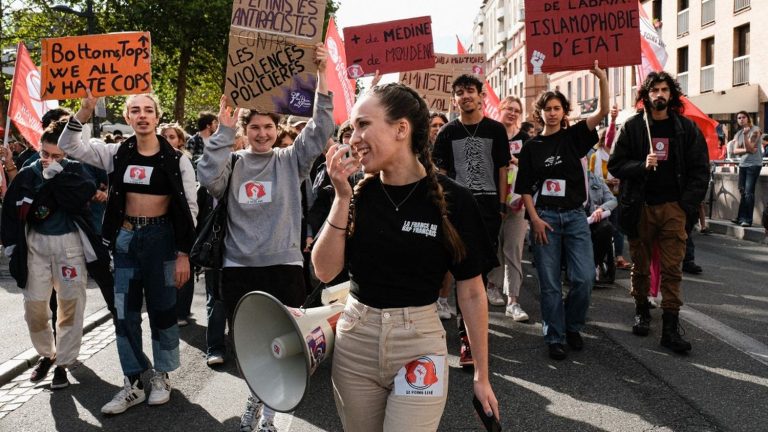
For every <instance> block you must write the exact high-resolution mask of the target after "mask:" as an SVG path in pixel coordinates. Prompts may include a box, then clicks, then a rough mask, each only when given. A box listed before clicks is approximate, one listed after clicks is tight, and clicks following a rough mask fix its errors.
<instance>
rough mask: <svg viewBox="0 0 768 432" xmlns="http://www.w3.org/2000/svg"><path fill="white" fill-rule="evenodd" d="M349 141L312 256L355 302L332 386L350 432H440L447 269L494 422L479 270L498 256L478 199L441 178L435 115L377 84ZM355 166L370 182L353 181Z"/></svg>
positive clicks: (335, 159)
mask: <svg viewBox="0 0 768 432" xmlns="http://www.w3.org/2000/svg"><path fill="white" fill-rule="evenodd" d="M352 123H353V126H354V132H353V134H352V139H351V141H350V144H351V145H352V146H354V147H355V150H356V151H357V153H358V157H357V158H353V157H351V155H350V154H349V152H347V150H348V148H346V147H345V146H341V145H337V146H332V147H331V148H330V150H329V151H328V172H329V175H330V177H331V180H332V182H333V186H334V188H335V189H336V196H335V198H334V201H333V205H332V208H331V212H330V214H329V215H328V219H327V220H326V223H325V226H324V227H323V229H322V230H321V232H320V235H319V238H318V240H317V242H316V244H315V248H314V250H313V252H312V261H313V263H314V265H315V271H316V274H317V276H318V278H320V279H321V280H323V281H330V280H331V279H333V278H334V277H336V275H337V274H338V273H339V272H341V271H342V269H343V268H344V264H345V261H346V263H347V264H348V268H349V273H350V287H351V288H350V296H349V299H348V301H347V305H346V308H345V309H344V313H343V314H342V316H341V318H340V319H339V321H338V323H337V327H336V345H335V350H334V360H333V374H332V378H333V388H334V396H335V399H336V407H337V409H338V412H339V416H340V417H341V421H342V423H343V425H344V429H345V430H346V431H347V432H354V431H365V432H370V431H403V430H408V431H435V430H437V427H438V425H439V423H440V417H441V416H442V413H443V409H444V408H445V402H446V398H447V394H448V364H447V358H446V355H447V349H446V342H445V330H444V329H443V326H442V324H441V323H440V319H439V318H438V315H437V307H436V304H435V302H436V300H437V297H438V291H439V290H440V286H441V283H442V280H443V276H444V275H445V273H446V271H450V272H452V273H453V275H454V277H455V278H456V281H457V284H458V300H459V304H460V306H461V310H462V311H463V312H464V319H465V322H466V326H467V329H468V331H469V338H470V340H471V342H472V350H473V352H472V354H473V357H474V362H475V376H474V393H475V395H476V396H477V398H478V399H479V400H480V403H481V405H482V408H483V410H484V411H485V412H486V414H487V415H488V416H489V417H491V416H494V417H496V418H498V416H499V412H498V402H497V401H496V396H495V395H494V393H493V390H492V389H491V385H490V382H489V376H488V340H487V333H488V311H487V304H486V296H485V290H484V286H483V282H482V279H481V274H482V273H483V272H484V271H487V270H489V269H488V268H486V267H487V266H488V264H489V263H490V262H492V261H493V259H494V258H493V257H494V256H495V255H494V251H493V250H492V248H491V246H490V244H489V242H488V239H487V236H486V234H485V230H484V228H483V224H482V219H481V217H480V213H479V211H478V209H477V204H476V203H475V201H474V199H473V198H472V195H471V193H470V192H469V191H468V190H467V189H465V188H463V187H462V186H459V185H458V184H457V183H455V182H454V181H452V180H450V179H448V178H447V177H444V176H442V175H439V174H437V170H436V168H435V166H434V165H433V164H432V162H431V157H430V150H429V140H428V138H429V109H428V108H427V105H426V103H425V102H424V100H423V99H422V98H421V97H420V96H419V95H418V94H417V93H416V92H415V91H413V90H411V89H410V88H408V87H406V86H404V85H401V84H387V85H384V86H377V87H374V88H373V89H372V90H371V91H370V92H369V93H368V94H366V95H365V96H363V97H362V98H361V99H360V100H359V101H358V102H357V104H356V105H355V107H354V109H353V111H352ZM360 164H362V166H363V170H364V171H365V173H366V176H365V178H364V179H363V180H361V181H360V182H359V183H358V184H357V186H356V187H355V188H354V191H353V189H352V187H350V185H349V183H348V182H347V178H348V177H349V176H350V175H351V174H353V173H355V172H356V171H357V170H358V169H359V167H360Z"/></svg>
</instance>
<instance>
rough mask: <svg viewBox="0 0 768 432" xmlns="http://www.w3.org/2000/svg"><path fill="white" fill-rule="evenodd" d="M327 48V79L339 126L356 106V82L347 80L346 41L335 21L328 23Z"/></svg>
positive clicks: (334, 117)
mask: <svg viewBox="0 0 768 432" xmlns="http://www.w3.org/2000/svg"><path fill="white" fill-rule="evenodd" d="M325 46H326V47H327V48H328V54H329V58H328V67H327V68H326V70H325V78H326V80H327V81H328V90H330V91H332V92H333V120H334V122H336V124H337V125H338V124H341V123H343V122H344V121H345V120H347V119H348V118H349V115H350V114H351V113H352V106H353V105H354V104H355V80H351V79H348V78H347V55H346V53H345V52H344V41H342V40H341V36H339V30H338V29H337V28H336V22H335V21H334V20H333V19H331V21H330V22H329V23H328V33H326V36H325Z"/></svg>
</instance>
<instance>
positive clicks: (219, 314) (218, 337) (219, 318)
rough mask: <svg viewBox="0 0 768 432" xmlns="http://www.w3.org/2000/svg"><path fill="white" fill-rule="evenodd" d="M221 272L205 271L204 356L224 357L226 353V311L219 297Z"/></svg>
mask: <svg viewBox="0 0 768 432" xmlns="http://www.w3.org/2000/svg"><path fill="white" fill-rule="evenodd" d="M220 277H221V270H206V271H205V310H206V311H207V312H208V328H207V329H206V331H205V340H206V345H207V349H206V354H207V355H213V354H217V355H224V352H225V351H226V344H225V337H224V331H225V329H226V326H227V309H226V308H225V306H224V302H223V301H222V300H221V296H220V295H219V285H220V282H221V280H220Z"/></svg>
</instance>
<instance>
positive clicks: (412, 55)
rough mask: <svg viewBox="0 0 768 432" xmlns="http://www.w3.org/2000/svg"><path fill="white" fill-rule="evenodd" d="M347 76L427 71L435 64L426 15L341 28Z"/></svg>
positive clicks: (430, 27) (430, 20)
mask: <svg viewBox="0 0 768 432" xmlns="http://www.w3.org/2000/svg"><path fill="white" fill-rule="evenodd" d="M344 44H345V49H346V51H347V62H348V63H349V67H347V76H349V77H350V78H353V79H354V78H360V77H363V76H366V75H373V74H374V73H376V70H377V69H378V70H379V72H381V73H382V74H385V73H389V72H405V71H412V70H419V69H429V68H432V67H433V66H434V64H435V58H434V57H435V54H434V44H433V41H432V18H431V17H428V16H423V17H418V18H408V19H404V20H396V21H387V22H381V23H376V24H367V25H363V26H356V27H345V28H344Z"/></svg>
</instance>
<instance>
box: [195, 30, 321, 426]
mask: <svg viewBox="0 0 768 432" xmlns="http://www.w3.org/2000/svg"><path fill="white" fill-rule="evenodd" d="M326 57H327V51H326V49H325V47H324V46H323V44H317V46H316V48H315V63H316V64H317V79H318V85H317V93H316V98H315V108H314V114H313V116H312V119H311V120H310V121H309V122H308V123H307V126H306V127H305V128H304V129H303V130H302V131H301V133H300V134H299V136H298V137H297V138H296V140H295V141H294V144H293V145H292V146H290V147H286V148H272V145H273V144H274V143H275V140H276V139H277V131H278V128H277V125H278V124H279V123H280V116H279V115H278V114H275V113H263V112H258V111H256V110H250V109H238V110H236V111H235V113H234V115H233V113H232V109H231V108H230V107H229V106H228V103H229V101H228V98H227V97H226V96H222V97H221V102H220V107H219V128H218V129H217V130H216V132H215V133H214V134H213V135H212V136H211V138H210V141H209V143H208V144H206V146H205V149H204V151H203V156H202V157H201V158H200V161H199V162H198V165H197V170H198V171H197V175H198V178H199V180H200V184H201V185H202V186H203V187H205V188H206V189H208V192H209V193H210V194H211V195H212V196H213V197H214V198H216V199H220V198H222V196H223V195H224V192H225V190H226V188H227V181H228V179H229V178H230V174H231V177H232V180H231V184H230V187H229V193H228V197H227V198H228V202H227V231H226V232H227V235H226V237H225V240H224V268H223V270H222V287H221V290H222V298H223V300H224V304H225V305H226V308H227V314H228V318H229V320H230V323H231V322H232V319H233V318H234V317H233V314H234V310H235V306H236V305H237V302H238V301H239V300H240V298H242V297H243V296H244V295H245V294H247V293H249V292H251V291H264V292H267V293H269V294H271V295H273V296H275V297H276V298H277V299H278V300H280V301H281V302H282V303H283V304H285V305H286V306H291V307H299V306H301V305H302V304H303V302H304V299H305V297H306V290H305V286H304V277H303V271H302V265H303V257H302V254H301V191H300V187H301V183H302V181H304V180H305V179H306V178H307V177H308V176H309V170H310V168H311V166H312V162H313V161H314V160H315V158H317V156H319V155H320V153H321V152H322V151H323V149H324V148H325V143H326V142H327V141H328V138H330V137H331V134H332V133H333V129H334V124H333V98H332V95H331V94H330V93H329V92H328V86H327V83H326V80H325V68H326ZM238 121H239V126H240V127H241V128H243V130H244V131H245V134H246V137H247V139H248V146H247V148H246V149H244V150H240V151H238V152H236V155H237V156H238V157H237V158H236V159H235V162H234V164H233V163H232V161H233V159H232V157H231V149H230V148H231V146H232V145H233V144H234V141H235V128H236V126H237V122H238ZM262 406H263V405H262V403H261V401H260V400H259V399H258V398H257V397H256V396H255V395H251V396H250V397H249V398H248V404H247V405H246V411H245V413H244V414H243V416H242V418H241V422H240V430H241V431H244V432H249V431H252V430H256V429H257V428H258V430H273V429H270V428H269V427H270V426H271V425H272V419H273V418H274V412H273V411H272V410H270V409H269V408H268V407H266V406H263V410H262ZM260 410H261V411H262V412H261V417H260V418H259V416H258V414H259V411H260ZM257 418H258V420H259V421H258V426H257V428H256V427H255V426H256V424H255V420H256V419H257ZM272 427H274V426H272Z"/></svg>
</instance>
